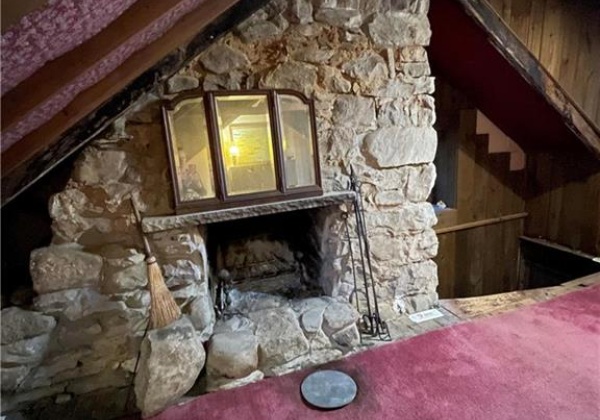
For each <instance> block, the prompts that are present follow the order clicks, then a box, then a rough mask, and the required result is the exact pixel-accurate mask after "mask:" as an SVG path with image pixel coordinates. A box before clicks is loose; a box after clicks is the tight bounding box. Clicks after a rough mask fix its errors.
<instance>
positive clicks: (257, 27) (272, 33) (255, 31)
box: [238, 17, 284, 43]
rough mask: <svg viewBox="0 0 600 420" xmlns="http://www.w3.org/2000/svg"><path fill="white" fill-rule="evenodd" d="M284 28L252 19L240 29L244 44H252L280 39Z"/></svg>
mask: <svg viewBox="0 0 600 420" xmlns="http://www.w3.org/2000/svg"><path fill="white" fill-rule="evenodd" d="M283 31H284V28H282V27H281V26H278V25H276V24H275V23H273V22H269V21H267V20H259V19H254V18H253V17H251V18H250V19H247V20H246V21H245V22H244V23H243V24H242V25H240V26H239V27H238V33H239V35H240V38H242V40H243V41H244V42H247V43H252V42H258V41H266V40H269V39H274V38H278V37H279V36H281V34H282V33H283Z"/></svg>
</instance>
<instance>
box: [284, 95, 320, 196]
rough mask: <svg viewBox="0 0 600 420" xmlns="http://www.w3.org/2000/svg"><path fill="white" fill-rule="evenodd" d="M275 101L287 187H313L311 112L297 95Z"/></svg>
mask: <svg viewBox="0 0 600 420" xmlns="http://www.w3.org/2000/svg"><path fill="white" fill-rule="evenodd" d="M278 98H279V113H280V114H281V115H280V121H281V134H282V136H283V139H282V143H283V144H282V147H283V156H284V166H285V180H286V183H287V187H288V188H296V187H305V186H308V185H315V167H314V150H313V139H312V130H311V125H310V109H309V107H308V105H307V104H305V103H304V102H303V101H302V100H300V98H298V97H296V96H293V95H278Z"/></svg>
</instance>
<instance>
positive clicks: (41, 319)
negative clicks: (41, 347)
mask: <svg viewBox="0 0 600 420" xmlns="http://www.w3.org/2000/svg"><path fill="white" fill-rule="evenodd" d="M1 320H2V340H1V342H2V344H10V343H14V342H16V341H20V340H23V339H26V338H32V337H36V336H38V335H42V334H46V333H50V332H51V331H52V330H53V329H54V327H55V326H56V320H55V319H54V318H53V317H51V316H46V315H43V314H41V313H39V312H32V311H25V310H23V309H21V308H17V307H16V306H13V307H10V308H6V309H3V310H2V315H1Z"/></svg>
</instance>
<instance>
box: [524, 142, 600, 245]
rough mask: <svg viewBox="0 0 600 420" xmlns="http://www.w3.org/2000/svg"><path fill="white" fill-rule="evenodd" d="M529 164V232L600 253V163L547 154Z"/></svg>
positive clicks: (576, 156)
mask: <svg viewBox="0 0 600 420" xmlns="http://www.w3.org/2000/svg"><path fill="white" fill-rule="evenodd" d="M527 165H528V167H529V177H528V184H529V186H528V190H529V194H528V197H527V202H526V209H527V211H528V212H529V213H530V217H529V218H528V220H527V225H526V229H525V233H526V235H527V236H530V237H533V238H544V239H546V240H549V241H552V242H555V243H558V244H560V245H564V246H566V247H569V248H572V249H574V250H578V251H583V252H585V253H588V254H591V255H595V256H600V162H598V161H597V160H594V159H593V158H591V157H590V156H587V155H573V156H565V155H564V154H563V155H560V156H557V155H551V154H547V153H546V154H538V155H531V156H529V159H528V163H527Z"/></svg>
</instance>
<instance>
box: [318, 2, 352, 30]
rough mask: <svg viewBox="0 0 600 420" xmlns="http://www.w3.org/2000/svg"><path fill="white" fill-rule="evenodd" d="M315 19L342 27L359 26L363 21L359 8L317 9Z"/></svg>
mask: <svg viewBox="0 0 600 420" xmlns="http://www.w3.org/2000/svg"><path fill="white" fill-rule="evenodd" d="M315 20H316V21H317V22H322V23H326V24H328V25H331V26H336V27H339V28H344V29H356V28H359V27H360V25H361V24H362V21H363V19H362V15H361V13H360V11H359V10H355V9H343V8H339V9H337V8H327V7H323V8H320V9H319V10H317V12H316V13H315Z"/></svg>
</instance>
